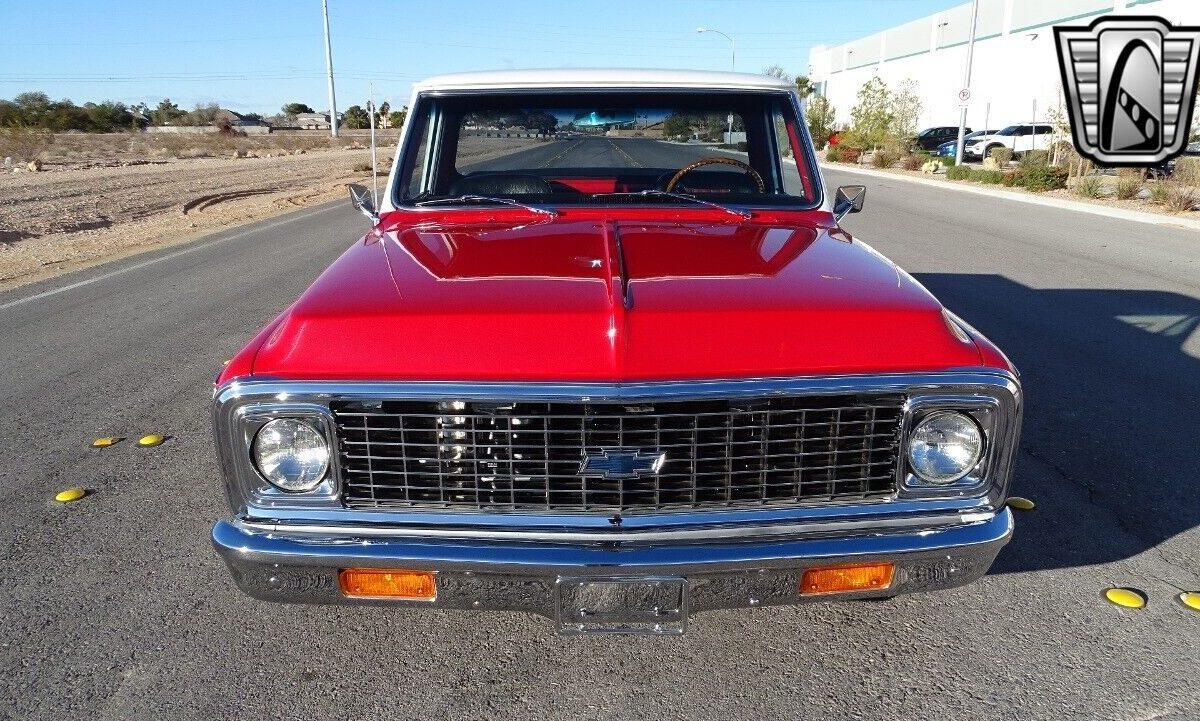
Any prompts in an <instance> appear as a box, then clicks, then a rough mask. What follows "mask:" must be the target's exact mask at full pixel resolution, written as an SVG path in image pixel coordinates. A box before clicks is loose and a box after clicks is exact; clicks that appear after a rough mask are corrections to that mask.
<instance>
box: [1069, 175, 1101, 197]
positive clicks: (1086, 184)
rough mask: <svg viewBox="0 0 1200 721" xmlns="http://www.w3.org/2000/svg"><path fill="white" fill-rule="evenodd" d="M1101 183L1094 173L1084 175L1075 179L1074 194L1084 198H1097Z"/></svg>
mask: <svg viewBox="0 0 1200 721" xmlns="http://www.w3.org/2000/svg"><path fill="white" fill-rule="evenodd" d="M1103 187H1104V186H1103V183H1102V181H1101V180H1100V178H1099V177H1097V176H1095V175H1085V176H1083V177H1082V178H1080V179H1079V180H1076V181H1075V194H1076V195H1079V196H1082V197H1084V198H1099V197H1100V193H1101V189H1102V188H1103Z"/></svg>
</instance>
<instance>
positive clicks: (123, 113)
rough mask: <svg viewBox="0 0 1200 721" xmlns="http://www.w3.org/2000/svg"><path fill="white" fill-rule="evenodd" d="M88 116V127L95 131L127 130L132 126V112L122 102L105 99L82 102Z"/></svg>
mask: <svg viewBox="0 0 1200 721" xmlns="http://www.w3.org/2000/svg"><path fill="white" fill-rule="evenodd" d="M83 110H84V112H85V113H87V116H88V126H89V127H88V129H89V130H91V131H93V132H97V133H113V132H116V131H118V130H128V129H129V128H131V127H132V126H133V113H131V112H129V108H127V107H125V104H124V103H114V102H113V101H111V100H105V101H104V102H102V103H84V104H83Z"/></svg>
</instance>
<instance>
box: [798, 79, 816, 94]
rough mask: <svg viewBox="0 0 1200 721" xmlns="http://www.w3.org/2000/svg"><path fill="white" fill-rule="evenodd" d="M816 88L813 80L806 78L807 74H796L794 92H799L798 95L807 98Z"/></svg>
mask: <svg viewBox="0 0 1200 721" xmlns="http://www.w3.org/2000/svg"><path fill="white" fill-rule="evenodd" d="M816 89H817V88H816V87H815V86H814V85H813V82H812V81H811V80H809V79H808V76H807V75H797V76H796V92H797V93H799V94H800V97H802V98H807V97H809V96H811V95H812V94H813V92H814V91H816Z"/></svg>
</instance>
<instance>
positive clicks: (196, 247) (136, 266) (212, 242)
mask: <svg viewBox="0 0 1200 721" xmlns="http://www.w3.org/2000/svg"><path fill="white" fill-rule="evenodd" d="M338 207H340V206H336V205H334V206H330V207H328V208H319V209H317V210H313V211H309V212H306V213H301V214H297V215H291V216H288V217H287V218H284V219H282V220H276V221H273V222H270V223H267V224H266V225H262V226H259V227H257V228H247V229H246V230H242V231H238V232H237V233H233V234H232V235H227V236H225V237H223V238H217V239H215V240H210V241H208V242H206V243H200V244H199V245H189V246H187V247H186V248H182V249H180V250H177V251H175V252H174V253H167V254H166V255H161V256H159V257H157V258H151V259H150V260H144V261H142V262H141V263H134V264H133V265H130V266H126V267H124V268H120V269H118V270H114V271H111V272H108V273H104V274H102V275H98V276H96V277H94V278H88V279H87V280H81V281H78V282H76V283H71V284H70V285H64V286H62V287H61V288H53V289H51V290H47V291H44V292H42V293H37V294H35V295H30V296H26V297H24V298H18V299H16V300H13V301H9V302H8V303H3V304H0V310H6V309H8V308H13V307H15V306H18V305H24V304H25V303H29V302H31V301H35V300H41V299H42V298H49V297H50V296H52V295H58V294H59V293H65V292H67V291H68V290H75V289H76V288H82V287H84V286H86V285H91V284H92V283H98V282H100V281H102V280H108V279H109V278H114V277H116V276H118V275H122V274H124V273H128V272H130V271H133V270H140V269H142V268H145V267H147V266H151V265H154V264H155V263H161V262H163V261H166V260H172V259H174V258H178V257H180V256H181V255H187V254H188V253H194V252H196V251H197V250H204V249H205V248H211V247H213V246H214V245H220V244H221V243H224V242H226V241H230V240H236V239H237V238H243V237H245V236H247V235H250V234H251V233H257V232H259V231H262V230H270V229H271V228H278V227H279V226H281V225H287V224H288V223H293V222H295V221H297V220H304V219H305V218H311V217H312V216H314V215H320V214H321V213H325V212H328V211H330V210H334V209H335V208H338Z"/></svg>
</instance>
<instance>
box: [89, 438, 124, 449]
mask: <svg viewBox="0 0 1200 721" xmlns="http://www.w3.org/2000/svg"><path fill="white" fill-rule="evenodd" d="M121 441H122V439H121V438H97V439H96V440H94V441H92V448H108V447H109V446H111V445H115V444H117V443H120V442H121Z"/></svg>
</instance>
